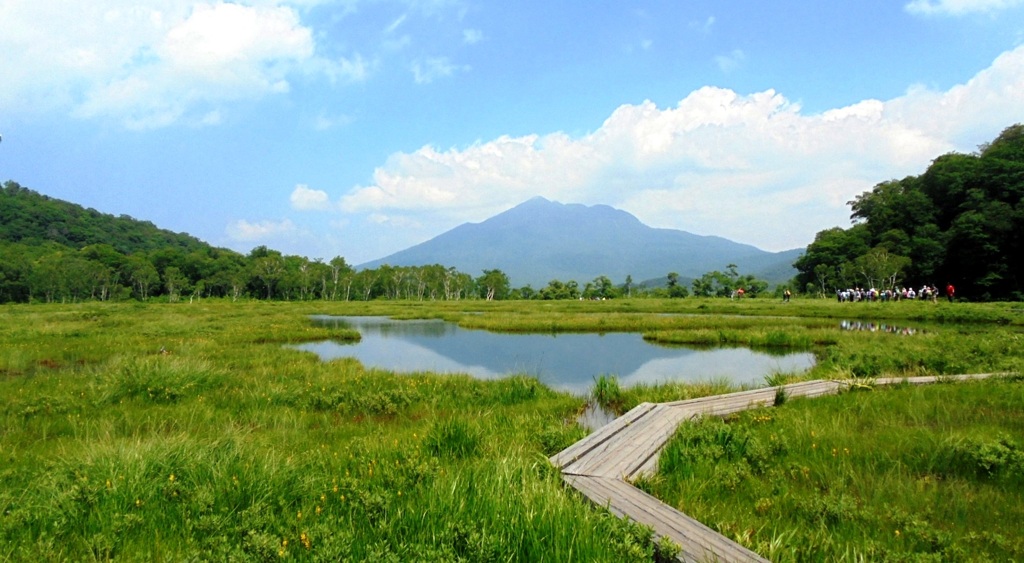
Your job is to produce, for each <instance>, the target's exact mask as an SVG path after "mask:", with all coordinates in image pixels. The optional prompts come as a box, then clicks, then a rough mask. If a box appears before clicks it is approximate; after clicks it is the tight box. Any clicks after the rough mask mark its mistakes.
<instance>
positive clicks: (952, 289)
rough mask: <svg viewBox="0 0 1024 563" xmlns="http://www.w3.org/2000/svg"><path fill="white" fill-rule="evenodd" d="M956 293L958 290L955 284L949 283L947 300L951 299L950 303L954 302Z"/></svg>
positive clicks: (947, 285)
mask: <svg viewBox="0 0 1024 563" xmlns="http://www.w3.org/2000/svg"><path fill="white" fill-rule="evenodd" d="M954 293H956V288H955V287H953V284H951V283H947V284H946V299H949V302H950V303H952V302H953V294H954Z"/></svg>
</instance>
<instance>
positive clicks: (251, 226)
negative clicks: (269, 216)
mask: <svg viewBox="0 0 1024 563" xmlns="http://www.w3.org/2000/svg"><path fill="white" fill-rule="evenodd" d="M295 230H296V229H295V224H294V223H292V222H291V220H289V219H285V220H283V221H269V220H266V221H258V222H255V223H250V222H249V221H246V220H245V219H240V220H238V221H235V222H234V223H231V224H230V225H228V227H227V235H228V237H229V238H230V239H231V240H233V241H236V242H252V241H259V240H266V239H268V238H271V237H276V236H280V235H283V234H287V233H292V232H295Z"/></svg>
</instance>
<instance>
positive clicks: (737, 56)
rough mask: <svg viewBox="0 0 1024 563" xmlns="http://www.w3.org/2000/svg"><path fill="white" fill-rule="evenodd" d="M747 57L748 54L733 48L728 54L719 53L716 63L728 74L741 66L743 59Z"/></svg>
mask: <svg viewBox="0 0 1024 563" xmlns="http://www.w3.org/2000/svg"><path fill="white" fill-rule="evenodd" d="M746 59H747V56H746V55H745V54H744V53H743V51H741V50H740V49H733V51H732V52H731V53H729V54H728V55H719V56H717V57H715V64H717V65H718V68H719V69H720V70H721V71H722V72H724V73H726V74H728V73H730V72H732V71H734V70H736V69H738V68H739V67H740V65H742V64H743V61H745V60H746Z"/></svg>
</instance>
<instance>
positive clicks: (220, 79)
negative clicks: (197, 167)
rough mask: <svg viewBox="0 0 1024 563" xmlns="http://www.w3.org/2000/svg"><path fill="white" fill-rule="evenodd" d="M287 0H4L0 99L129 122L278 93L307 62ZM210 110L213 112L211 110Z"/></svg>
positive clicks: (310, 59)
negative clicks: (218, 0) (217, 0)
mask: <svg viewBox="0 0 1024 563" xmlns="http://www.w3.org/2000/svg"><path fill="white" fill-rule="evenodd" d="M287 4H288V3H287V0H277V1H275V0H239V1H238V2H210V3H195V2H193V1H192V0H138V1H132V2H127V1H126V0H92V1H90V2H65V1H63V0H6V1H5V2H4V4H3V6H2V8H0V12H2V18H3V21H4V24H3V28H4V29H3V33H0V52H3V53H4V56H3V57H0V76H3V77H4V88H3V89H0V105H3V106H4V107H6V108H12V109H17V110H22V111H47V110H53V109H57V110H63V111H67V110H70V111H71V112H72V113H73V114H74V115H77V116H79V117H84V118H92V117H99V116H110V117H114V118H115V119H119V120H122V121H123V122H124V123H125V124H126V125H128V126H130V127H135V128H145V127H159V126H163V125H167V124H170V123H173V122H175V121H177V120H179V119H181V118H182V117H184V116H189V115H191V118H190V119H191V121H193V122H194V123H197V124H201V123H203V122H204V121H207V122H208V121H209V120H208V119H206V117H204V116H211V115H214V112H216V110H218V109H219V107H218V106H219V105H220V104H222V103H223V102H226V101H231V100H237V99H246V98H256V97H259V96H263V95H268V94H278V93H283V92H287V91H288V90H289V88H290V84H289V81H288V78H289V75H290V74H292V73H295V72H303V71H305V69H306V68H307V67H313V66H314V63H315V62H316V55H315V46H314V41H313V35H312V32H311V30H310V29H309V28H308V27H306V26H304V25H303V24H302V23H301V21H300V18H299V15H298V13H297V12H296V10H295V9H293V8H292V7H290V6H289V5H287ZM218 119H219V117H218Z"/></svg>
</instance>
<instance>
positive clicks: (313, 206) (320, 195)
mask: <svg viewBox="0 0 1024 563" xmlns="http://www.w3.org/2000/svg"><path fill="white" fill-rule="evenodd" d="M290 201H291V204H292V209H295V210H298V211H325V210H328V209H330V208H331V201H330V198H329V197H328V196H327V192H325V191H321V190H313V189H310V187H309V186H307V185H305V184H299V185H297V186H295V189H294V190H293V191H292V195H291V198H290Z"/></svg>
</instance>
